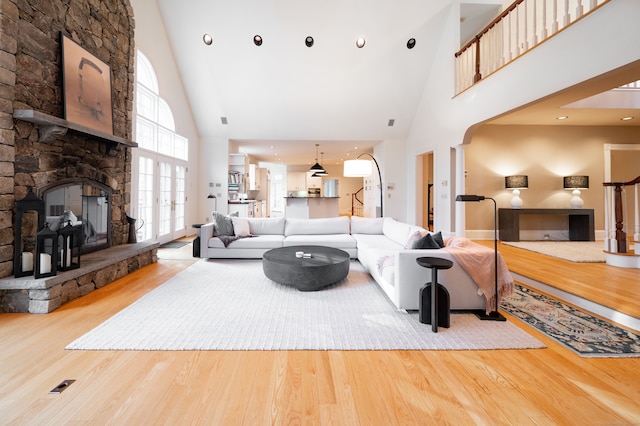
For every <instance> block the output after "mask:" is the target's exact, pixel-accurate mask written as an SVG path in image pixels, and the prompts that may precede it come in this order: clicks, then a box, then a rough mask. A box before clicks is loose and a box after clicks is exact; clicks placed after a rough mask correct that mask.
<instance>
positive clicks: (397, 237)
mask: <svg viewBox="0 0 640 426" xmlns="http://www.w3.org/2000/svg"><path fill="white" fill-rule="evenodd" d="M416 230H417V228H416V227H413V226H412V225H409V224H407V223H402V222H398V221H397V220H395V219H393V218H390V217H385V218H384V223H383V224H382V232H383V233H384V235H385V236H387V238H389V239H390V240H392V241H394V242H396V243H398V244H400V245H402V246H403V247H404V245H405V244H406V243H407V240H408V239H409V236H410V235H411V232H412V231H416Z"/></svg>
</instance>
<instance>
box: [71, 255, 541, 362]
mask: <svg viewBox="0 0 640 426" xmlns="http://www.w3.org/2000/svg"><path fill="white" fill-rule="evenodd" d="M416 297H418V294H416ZM543 347H544V344H542V343H541V342H540V341H539V340H538V339H535V338H534V337H533V336H531V335H530V334H529V333H527V332H526V331H524V330H522V329H521V328H519V327H518V326H516V325H515V324H513V323H512V322H510V321H507V322H496V321H480V320H479V319H478V318H476V316H475V315H470V314H454V315H451V327H450V328H442V327H441V328H440V329H439V330H438V333H433V332H431V326H430V325H428V324H422V323H421V322H419V321H418V314H417V313H411V314H409V313H407V312H405V311H401V310H398V309H396V307H395V306H394V305H393V304H392V303H391V302H390V301H389V299H387V297H386V295H385V294H384V292H383V291H382V290H381V289H380V287H378V285H377V284H376V283H375V281H373V279H372V278H371V276H370V275H369V274H368V273H367V272H365V271H364V270H363V267H362V265H361V264H360V263H359V262H357V261H352V262H351V264H350V271H349V275H348V276H347V278H346V279H344V280H343V281H341V282H339V283H337V284H336V285H334V286H332V287H330V288H328V289H326V290H321V291H317V292H300V291H298V290H296V289H294V288H292V287H287V286H283V285H280V284H277V283H275V282H273V281H271V280H269V279H268V278H266V277H265V276H264V273H263V272H262V262H261V261H260V260H234V259H232V260H216V261H207V260H200V261H198V262H196V263H195V264H194V265H192V266H190V267H189V268H187V269H186V270H184V271H183V272H181V273H180V274H178V275H176V276H175V277H173V278H171V279H169V280H168V281H167V282H166V283H164V284H162V285H161V286H160V287H158V288H156V289H155V290H153V291H152V292H150V293H148V294H147V295H145V296H144V297H142V298H141V299H139V300H138V301H137V302H135V303H133V304H132V305H131V306H129V307H127V308H125V309H124V310H122V311H121V312H119V313H118V314H116V315H114V316H113V317H111V318H110V319H108V320H107V321H106V322H104V323H102V324H101V325H99V326H98V327H97V328H95V329H93V330H92V331H90V332H88V333H87V334H85V335H84V336H82V337H80V338H79V339H77V340H76V341H75V342H73V343H71V344H70V345H69V346H67V349H84V350H92V349H93V350H297V349H309V350H385V349H429V350H478V349H524V348H543Z"/></svg>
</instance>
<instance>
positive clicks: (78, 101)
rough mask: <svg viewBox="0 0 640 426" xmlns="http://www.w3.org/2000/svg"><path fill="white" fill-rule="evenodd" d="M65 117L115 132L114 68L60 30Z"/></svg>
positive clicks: (111, 132) (68, 119)
mask: <svg viewBox="0 0 640 426" xmlns="http://www.w3.org/2000/svg"><path fill="white" fill-rule="evenodd" d="M60 44H61V45H62V76H63V78H62V81H63V86H62V87H63V93H64V114H65V119H66V120H67V121H69V122H71V123H76V124H79V125H81V126H85V127H88V128H91V129H95V130H98V131H100V132H104V133H107V134H109V135H113V106H112V105H113V103H112V98H111V68H110V67H109V65H108V64H106V63H105V62H103V61H101V60H100V59H98V58H97V57H96V56H95V55H92V54H91V53H89V52H88V51H87V50H85V49H84V48H83V47H82V46H80V45H79V44H77V43H76V42H74V41H73V40H71V39H70V38H69V37H67V36H66V35H64V34H63V33H60Z"/></svg>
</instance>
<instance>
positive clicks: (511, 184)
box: [504, 175, 529, 209]
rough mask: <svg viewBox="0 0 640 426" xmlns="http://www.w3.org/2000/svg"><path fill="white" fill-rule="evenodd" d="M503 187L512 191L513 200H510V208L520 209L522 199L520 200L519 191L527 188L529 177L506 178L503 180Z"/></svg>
mask: <svg viewBox="0 0 640 426" xmlns="http://www.w3.org/2000/svg"><path fill="white" fill-rule="evenodd" d="M504 187H505V188H507V189H513V198H511V208H512V209H519V208H520V207H522V198H520V190H521V189H527V188H529V176H525V175H518V176H506V177H505V178H504Z"/></svg>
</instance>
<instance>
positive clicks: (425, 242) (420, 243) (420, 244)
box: [412, 234, 441, 249]
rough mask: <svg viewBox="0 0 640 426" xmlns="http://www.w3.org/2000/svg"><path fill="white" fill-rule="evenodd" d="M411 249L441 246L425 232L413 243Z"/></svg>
mask: <svg viewBox="0 0 640 426" xmlns="http://www.w3.org/2000/svg"><path fill="white" fill-rule="evenodd" d="M412 248H413V249H439V248H441V247H440V246H439V245H438V243H437V242H436V240H435V238H434V237H433V235H432V234H425V236H424V237H422V238H420V239H419V240H417V241H416V242H415V243H414V244H413V247H412Z"/></svg>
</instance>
